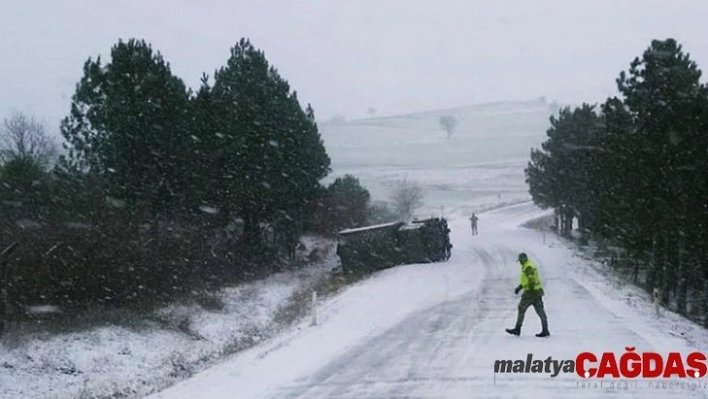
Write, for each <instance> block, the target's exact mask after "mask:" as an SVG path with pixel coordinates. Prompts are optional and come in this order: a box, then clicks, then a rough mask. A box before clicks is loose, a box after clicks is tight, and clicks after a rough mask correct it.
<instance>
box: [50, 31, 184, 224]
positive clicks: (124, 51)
mask: <svg viewBox="0 0 708 399" xmlns="http://www.w3.org/2000/svg"><path fill="white" fill-rule="evenodd" d="M188 101H189V94H188V92H187V89H186V87H185V85H184V84H183V82H182V81H181V80H180V79H179V78H177V77H175V76H173V75H172V72H171V70H170V66H169V64H168V63H167V62H166V61H165V60H164V59H163V58H162V56H161V55H160V54H159V53H156V52H154V51H153V50H152V48H151V46H150V45H148V44H147V43H145V42H144V41H137V40H130V41H128V42H123V41H119V42H118V44H116V45H115V46H114V47H113V48H112V51H111V61H110V63H108V64H106V65H103V64H102V63H101V59H100V57H99V58H97V59H96V60H92V59H90V58H89V60H88V61H87V62H86V63H85V65H84V76H83V78H82V79H81V81H80V83H79V84H78V85H77V88H76V93H75V94H74V96H73V97H72V105H71V114H70V116H69V117H67V118H66V119H65V120H64V121H63V123H62V134H63V135H64V137H65V138H66V140H67V142H68V143H69V145H70V148H69V149H70V152H69V158H70V160H72V161H73V163H74V164H75V165H78V166H79V167H80V168H81V169H82V170H90V171H92V172H93V173H98V174H99V175H101V176H103V177H104V179H105V181H106V183H107V185H108V187H107V190H108V193H109V194H110V195H112V196H114V197H118V198H124V199H126V200H127V201H129V202H130V203H136V202H137V201H146V202H147V203H149V204H150V205H151V207H152V212H153V214H154V215H158V214H164V213H166V212H167V210H168V208H169V207H171V206H175V205H179V204H180V203H181V201H182V200H183V198H184V191H185V176H186V172H187V169H188V168H189V167H190V165H188V164H186V163H185V162H184V160H185V159H186V158H185V156H186V153H187V152H188V151H189V144H190V143H189V141H188V140H187V137H188V133H189V130H188V129H189V124H188V121H189V107H188Z"/></svg>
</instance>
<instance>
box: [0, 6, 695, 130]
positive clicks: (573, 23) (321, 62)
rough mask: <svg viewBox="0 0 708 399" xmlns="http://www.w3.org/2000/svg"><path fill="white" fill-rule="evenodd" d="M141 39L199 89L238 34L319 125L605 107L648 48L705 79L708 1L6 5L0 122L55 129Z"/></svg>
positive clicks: (0, 23) (0, 40) (0, 45)
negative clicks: (98, 68) (99, 62)
mask: <svg viewBox="0 0 708 399" xmlns="http://www.w3.org/2000/svg"><path fill="white" fill-rule="evenodd" d="M133 37H135V38H142V39H145V40H146V41H148V42H150V43H152V45H153V47H154V48H155V49H157V50H159V51H160V52H161V53H162V54H163V55H164V56H165V58H166V59H167V60H168V61H169V62H170V64H171V66H172V70H173V72H174V73H175V74H176V75H178V76H180V77H181V78H182V79H184V81H185V82H186V83H187V85H188V86H190V87H192V88H196V87H197V86H198V84H199V78H200V76H201V74H202V73H203V72H207V73H209V74H210V75H211V74H212V73H213V70H214V69H216V68H218V67H220V66H221V65H223V64H224V63H225V62H226V58H227V57H228V54H229V48H230V47H231V46H232V45H233V44H234V43H236V41H237V40H238V39H239V38H241V37H248V38H250V39H251V40H252V41H253V43H254V44H255V45H256V46H257V47H258V48H260V49H262V50H264V51H265V53H266V56H267V57H268V59H269V60H270V62H271V63H272V64H273V65H275V66H276V67H277V68H278V70H279V71H280V73H281V75H282V76H283V77H284V78H286V79H287V80H288V81H289V82H290V84H291V87H293V88H294V89H296V90H297V91H298V94H299V97H300V100H301V101H302V102H303V105H304V104H305V103H307V102H310V103H312V105H313V106H314V108H315V112H316V113H317V115H318V117H319V118H320V119H327V118H330V117H332V116H335V115H341V116H344V117H346V118H356V117H362V116H365V115H366V112H367V109H368V108H369V107H374V108H376V109H377V110H378V113H379V114H387V115H390V114H395V113H403V112H413V111H421V110H429V109H437V108H445V107H453V106H458V105H467V104H472V103H481V102H490V101H506V100H528V99H535V98H538V97H540V96H546V97H547V98H548V99H549V100H555V101H560V102H563V103H577V102H582V101H587V102H600V101H602V100H604V99H605V98H606V96H608V95H612V94H614V93H615V89H616V88H615V83H614V81H615V78H616V77H617V76H618V74H619V72H620V71H621V70H625V69H627V67H628V65H629V62H630V61H631V60H632V59H633V58H634V57H635V56H638V55H640V54H641V53H642V51H643V50H644V49H645V48H646V47H647V46H648V45H649V43H650V41H651V40H652V39H654V38H661V39H663V38H666V37H673V38H675V39H677V40H678V41H679V42H680V43H681V44H683V46H684V50H686V51H688V52H689V53H690V54H691V56H692V58H693V59H694V60H695V61H696V62H697V63H698V65H699V67H701V68H702V69H703V70H704V71H708V42H707V41H706V40H708V1H706V0H690V1H689V0H661V1H660V0H632V1H629V0H592V1H585V0H572V1H571V0H558V1H551V0H513V1H512V0H487V1H478V0H310V1H296V0H253V1H243V0H169V1H168V0H142V1H137V0H135V1H119V0H114V1H96V0H0V49H1V50H2V54H1V57H0V117H1V116H6V115H7V114H8V113H9V112H10V111H12V110H19V111H24V112H28V113H31V114H33V115H35V116H37V117H40V118H41V119H43V120H45V121H46V122H47V123H48V124H49V125H50V127H51V128H52V130H54V131H56V130H57V128H58V124H59V121H60V119H61V118H62V117H63V116H65V115H66V114H67V113H68V110H69V105H70V99H71V95H72V94H73V91H74V86H75V84H76V82H77V81H78V80H79V79H80V77H81V68H82V65H83V63H84V62H85V61H86V59H87V58H88V57H95V56H96V55H103V56H104V57H105V56H106V55H107V54H108V53H109V51H110V48H111V46H112V45H113V44H114V43H115V42H116V41H117V40H118V39H119V38H123V39H128V38H133Z"/></svg>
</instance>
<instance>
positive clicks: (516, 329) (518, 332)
mask: <svg viewBox="0 0 708 399" xmlns="http://www.w3.org/2000/svg"><path fill="white" fill-rule="evenodd" d="M506 332H508V333H509V334H511V335H516V336H518V335H521V329H520V328H519V327H514V328H507V329H506Z"/></svg>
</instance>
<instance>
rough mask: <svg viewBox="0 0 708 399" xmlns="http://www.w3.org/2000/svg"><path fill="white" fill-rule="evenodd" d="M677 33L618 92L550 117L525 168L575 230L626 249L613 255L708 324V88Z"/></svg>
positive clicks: (543, 199) (621, 81) (640, 61)
mask: <svg viewBox="0 0 708 399" xmlns="http://www.w3.org/2000/svg"><path fill="white" fill-rule="evenodd" d="M700 79H701V71H700V70H699V68H698V66H697V65H696V63H695V62H693V61H691V59H690V57H689V54H687V53H685V52H684V51H683V49H682V47H681V46H680V45H679V44H678V43H677V42H676V41H675V40H672V39H668V40H664V41H659V40H655V41H652V43H651V46H650V47H649V48H647V49H646V50H645V51H644V53H643V54H642V56H641V57H637V58H635V59H634V61H632V62H631V64H630V68H629V70H628V71H623V72H621V73H620V75H619V78H617V80H616V82H617V87H618V89H619V93H620V97H613V98H608V99H607V100H606V101H605V103H604V104H601V105H600V106H599V107H597V106H590V105H587V104H584V105H583V106H581V107H578V108H574V109H570V108H565V109H562V110H561V111H560V113H559V115H558V116H557V117H551V120H550V122H551V127H550V129H549V130H548V132H547V134H548V139H547V140H546V142H544V143H543V145H542V149H535V150H532V153H531V161H530V163H529V166H528V167H527V169H526V176H527V182H528V184H529V187H530V192H531V194H532V196H533V199H534V201H535V202H536V203H537V204H539V205H541V206H543V207H550V208H554V209H555V210H556V213H557V215H558V219H559V223H558V227H559V229H560V230H561V232H562V233H563V234H565V235H569V234H570V231H571V228H572V224H571V223H572V220H574V219H575V220H577V222H578V227H579V231H580V233H581V234H582V239H583V241H587V240H590V239H591V240H594V241H595V242H597V243H600V244H601V245H602V246H604V247H609V246H612V247H615V248H619V249H620V250H621V251H620V252H621V253H623V256H622V259H621V261H618V262H616V265H617V267H621V268H622V269H621V270H622V271H625V272H627V273H628V275H630V276H631V277H632V278H633V279H634V281H635V282H637V283H639V284H640V285H642V286H644V287H645V288H646V289H647V290H653V289H654V288H659V289H660V290H661V292H662V302H663V303H664V304H669V305H670V306H671V307H672V308H674V309H676V310H677V311H678V312H680V313H681V314H684V315H691V316H693V317H696V318H698V319H703V320H704V323H706V325H708V317H706V316H708V286H707V284H708V251H707V250H708V89H707V88H706V85H705V84H704V83H701V81H700Z"/></svg>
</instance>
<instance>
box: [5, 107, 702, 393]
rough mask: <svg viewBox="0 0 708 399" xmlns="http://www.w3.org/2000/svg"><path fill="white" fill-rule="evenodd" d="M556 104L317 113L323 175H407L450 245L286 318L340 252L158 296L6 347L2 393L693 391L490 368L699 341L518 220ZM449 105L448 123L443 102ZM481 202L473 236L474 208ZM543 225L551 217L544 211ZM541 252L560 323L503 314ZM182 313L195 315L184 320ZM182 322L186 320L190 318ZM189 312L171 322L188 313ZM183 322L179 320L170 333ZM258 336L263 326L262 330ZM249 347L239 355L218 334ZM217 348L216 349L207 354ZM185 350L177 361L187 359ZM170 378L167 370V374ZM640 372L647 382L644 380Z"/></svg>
mask: <svg viewBox="0 0 708 399" xmlns="http://www.w3.org/2000/svg"><path fill="white" fill-rule="evenodd" d="M553 111H555V108H553V107H552V106H551V105H549V104H546V103H544V102H542V101H532V102H525V103H503V104H490V105H482V106H470V107H463V108H459V109H455V110H443V111H435V112H429V113H423V114H414V115H404V116H400V117H389V118H376V119H369V120H362V121H351V122H340V123H321V124H320V129H321V132H322V135H323V139H324V141H325V145H326V147H327V150H328V152H329V154H330V156H331V158H332V162H333V169H334V173H333V175H332V176H331V177H330V179H333V178H335V177H337V176H341V175H343V174H345V173H351V174H354V175H355V176H356V177H358V178H360V180H361V181H362V183H363V184H364V185H365V186H366V187H367V188H368V189H369V190H370V191H371V193H372V195H373V199H374V200H387V199H388V198H389V195H390V194H391V190H392V188H393V187H394V185H395V183H396V182H397V181H398V180H400V179H408V180H410V181H415V182H416V183H418V184H420V185H421V186H422V187H423V188H424V190H425V205H424V207H423V208H422V209H421V210H420V212H419V215H420V216H429V215H430V214H435V215H438V214H440V213H443V214H444V215H445V216H446V217H447V218H448V219H449V220H450V227H451V230H452V232H451V239H452V243H453V245H454V247H453V249H452V257H451V258H450V260H449V261H447V262H444V263H438V264H426V265H408V266H401V267H396V268H393V269H389V270H385V271H382V272H379V273H377V274H375V275H374V276H372V277H371V278H369V279H366V280H363V281H361V282H359V283H357V284H354V285H352V286H350V287H347V288H346V289H345V290H344V291H343V292H341V293H340V294H339V295H337V296H335V297H333V298H331V299H327V300H325V301H323V302H321V304H320V307H319V309H318V316H319V320H318V324H317V325H315V326H312V325H310V320H309V319H307V320H302V321H301V322H299V323H297V324H296V325H295V326H292V327H290V328H288V329H285V330H281V329H279V328H277V326H276V325H274V324H273V318H274V315H275V313H276V312H277V309H278V308H279V306H280V305H282V304H283V303H284V302H285V301H286V300H287V298H289V297H290V296H291V295H292V294H293V293H294V292H296V291H297V290H298V289H301V288H302V287H303V286H305V285H306V284H308V282H311V281H312V280H313V279H315V278H316V277H317V276H321V275H322V274H323V273H326V272H327V271H328V270H329V269H330V268H331V267H332V266H333V264H334V262H335V261H336V260H335V259H334V258H333V257H331V256H330V257H329V258H328V259H326V260H325V261H324V262H323V263H322V264H319V265H316V266H314V267H313V268H311V269H308V270H305V271H303V272H302V273H299V274H298V273H283V274H280V275H276V276H273V277H271V278H269V279H267V280H264V281H261V282H257V283H253V284H249V285H245V286H242V287H239V288H233V289H229V290H225V291H223V292H222V293H221V296H222V300H223V302H224V303H225V305H226V306H225V308H224V309H223V310H221V311H218V312H215V311H208V310H205V309H201V308H199V307H198V306H175V307H171V308H169V309H164V310H163V312H162V314H163V317H164V319H165V320H167V321H168V323H173V324H177V325H178V328H172V329H169V328H165V327H164V326H159V325H158V326H155V328H152V329H149V330H146V331H133V330H127V329H122V328H118V327H105V328H100V329H97V330H94V331H92V332H88V333H86V332H85V333H74V334H65V335H60V336H56V337H53V338H47V339H35V340H31V341H29V342H23V343H20V344H17V345H9V344H7V343H5V344H4V345H0V398H3V399H4V398H44V397H52V398H73V397H84V398H94V397H106V398H109V397H111V398H119V397H121V398H122V397H126V398H131V397H143V396H145V395H146V394H147V393H149V392H155V391H156V390H160V389H163V388H166V387H167V386H168V385H172V384H174V385H172V386H171V387H169V388H167V389H164V390H162V391H161V392H158V393H154V394H153V395H151V396H148V397H149V398H150V399H178V398H185V399H187V398H190V399H193V398H194V399H196V398H205V399H207V398H208V399H217V398H239V399H240V398H247V399H250V398H254V399H257V398H273V399H275V398H302V399H310V398H312V399H317V398H357V399H365V398H382V399H383V398H386V399H390V398H478V397H482V398H501V397H529V398H552V397H556V398H567V397H597V398H600V397H602V398H604V397H622V398H624V397H628V398H629V397H632V398H635V397H636V398H645V397H691V396H697V397H703V396H706V394H708V389H705V388H701V389H696V390H691V389H685V388H660V389H656V388H650V387H649V386H648V385H647V382H645V381H642V382H640V385H639V386H636V387H631V386H630V387H628V389H626V390H624V389H617V388H612V389H608V388H607V387H602V388H585V389H580V388H578V383H579V382H581V380H580V379H579V378H577V377H576V376H575V375H567V374H561V375H559V376H558V377H555V378H550V377H548V376H547V375H545V374H544V375H534V374H523V375H519V374H514V375H512V374H495V373H494V368H493V365H494V361H495V360H506V359H513V360H516V359H525V358H526V355H527V354H528V353H533V355H534V356H535V357H537V358H539V359H545V358H547V357H548V356H552V357H553V358H554V359H558V360H563V359H574V358H575V356H576V355H577V354H578V353H580V352H584V351H591V352H595V353H602V352H605V351H615V352H616V353H617V354H618V355H619V354H622V353H624V348H625V347H627V346H634V347H636V348H637V352H643V351H659V352H662V353H664V352H669V351H679V352H682V353H687V352H690V351H693V350H700V351H706V350H708V348H706V347H707V346H708V333H706V331H705V330H704V329H703V328H701V327H698V326H696V325H695V324H693V323H691V322H688V321H686V320H685V319H683V318H681V317H679V316H677V315H674V314H671V313H664V314H663V315H662V317H661V318H657V317H656V316H655V314H654V310H653V307H652V305H651V303H650V302H649V298H647V295H646V294H645V293H643V292H642V291H641V290H639V289H637V288H635V287H631V286H628V285H624V284H621V283H620V282H619V281H618V280H617V279H615V278H613V277H611V276H608V275H607V272H606V270H605V269H604V268H603V267H602V265H601V264H599V263H595V262H594V261H592V260H589V259H585V258H583V257H582V256H579V255H578V251H577V250H576V249H575V248H574V247H573V245H572V244H571V243H568V242H565V241H562V240H561V239H559V238H557V237H555V236H552V235H551V234H543V233H542V232H540V231H538V230H533V229H528V228H524V227H522V225H524V224H525V223H526V222H528V221H530V220H539V218H545V217H547V216H548V215H549V213H548V212H547V211H543V210H540V209H538V208H536V207H535V206H533V205H532V204H531V203H530V202H529V200H530V197H529V195H528V192H527V187H526V185H525V183H524V173H523V169H524V167H525V166H526V164H527V162H528V157H529V152H530V148H531V147H538V146H539V145H540V143H541V142H542V141H543V140H544V139H545V131H546V129H547V128H548V117H549V115H550V114H551V112H553ZM443 115H454V116H455V117H456V118H457V119H458V120H459V125H458V127H457V130H456V132H455V133H454V134H453V135H452V137H451V138H449V139H448V138H446V137H445V136H446V134H445V132H444V131H443V130H442V129H441V128H440V125H439V118H440V116H443ZM471 212H481V213H480V215H479V218H480V221H479V233H480V235H478V236H475V237H471V236H470V229H469V224H468V221H467V218H468V217H469V214H470V213H471ZM540 220H544V221H543V222H541V223H538V224H540V225H544V224H546V225H547V224H549V223H550V222H549V221H546V220H545V219H540ZM520 251H525V252H527V253H528V254H529V255H530V257H531V258H532V260H535V261H536V262H537V264H539V268H540V272H541V276H542V278H543V280H544V285H545V290H546V293H547V295H546V297H545V302H546V308H547V313H548V316H549V321H550V329H551V334H552V336H551V337H550V338H547V339H539V338H536V337H534V336H533V335H534V334H535V333H536V332H538V331H539V330H540V323H539V321H538V318H537V316H536V315H535V313H534V312H533V310H532V309H529V311H528V313H527V322H526V324H525V326H524V329H523V331H522V336H521V337H513V336H509V335H507V334H506V333H504V328H507V327H512V326H513V323H514V321H515V316H516V305H517V303H518V299H519V297H518V296H515V295H514V293H513V289H514V287H515V286H516V285H517V284H518V280H517V279H518V272H519V270H518V265H517V264H516V263H515V261H514V260H515V257H516V254H517V253H518V252H520ZM185 320H187V321H186V322H185ZM185 325H186V327H185ZM180 326H181V327H180ZM180 329H181V330H185V329H186V330H187V331H180ZM259 341H262V342H260V343H259ZM234 346H236V347H249V348H248V349H245V350H243V351H240V352H238V353H235V354H231V355H224V354H226V353H229V352H231V351H230V350H228V349H230V348H231V349H233V348H234ZM215 364H216V365H215ZM185 365H186V367H185ZM175 383H176V384H175ZM641 384H644V385H641Z"/></svg>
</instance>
